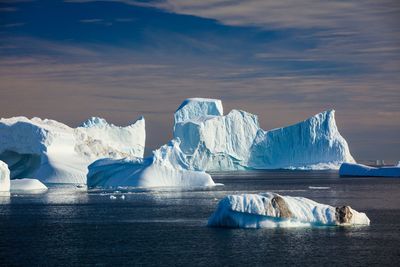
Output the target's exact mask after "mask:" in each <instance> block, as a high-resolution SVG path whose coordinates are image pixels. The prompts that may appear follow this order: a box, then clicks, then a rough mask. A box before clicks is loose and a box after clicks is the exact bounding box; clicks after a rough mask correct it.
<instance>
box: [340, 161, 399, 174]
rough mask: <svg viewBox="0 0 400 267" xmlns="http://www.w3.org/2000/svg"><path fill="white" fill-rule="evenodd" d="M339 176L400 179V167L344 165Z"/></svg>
mask: <svg viewBox="0 0 400 267" xmlns="http://www.w3.org/2000/svg"><path fill="white" fill-rule="evenodd" d="M339 174H340V176H376V177H400V165H397V166H387V167H370V166H367V165H363V164H355V163H343V164H342V165H341V166H340V169H339Z"/></svg>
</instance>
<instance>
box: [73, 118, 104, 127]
mask: <svg viewBox="0 0 400 267" xmlns="http://www.w3.org/2000/svg"><path fill="white" fill-rule="evenodd" d="M103 125H108V123H107V121H106V120H105V119H103V118H100V117H91V118H90V119H87V120H86V121H84V122H82V124H81V125H80V127H85V128H90V127H95V126H103Z"/></svg>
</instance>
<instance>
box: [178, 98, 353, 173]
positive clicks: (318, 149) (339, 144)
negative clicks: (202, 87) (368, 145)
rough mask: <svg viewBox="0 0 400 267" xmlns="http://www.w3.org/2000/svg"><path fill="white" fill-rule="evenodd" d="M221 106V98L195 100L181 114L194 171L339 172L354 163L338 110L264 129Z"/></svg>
mask: <svg viewBox="0 0 400 267" xmlns="http://www.w3.org/2000/svg"><path fill="white" fill-rule="evenodd" d="M220 105H221V104H220V102H219V100H213V99H208V100H204V99H202V98H193V99H187V100H185V101H184V104H182V105H181V107H180V108H179V109H178V110H177V111H176V112H175V125H174V138H175V139H180V141H181V144H180V148H181V150H182V152H183V153H184V156H185V158H186V162H187V163H188V165H189V168H190V169H193V170H205V171H226V170H238V169H278V168H294V169H332V168H334V169H338V168H339V166H340V164H341V163H343V162H354V159H353V157H352V156H351V154H350V150H349V147H348V144H347V142H346V140H345V139H344V138H343V137H342V136H341V135H340V133H339V131H338V129H337V126H336V122H335V111H334V110H329V111H325V112H322V113H319V114H317V115H315V116H313V117H311V118H309V119H307V120H305V121H302V122H300V123H297V124H295V125H291V126H288V127H283V128H278V129H274V130H270V131H264V130H262V129H261V128H260V127H259V123H258V118H257V116H256V115H253V114H250V113H247V112H245V111H240V110H232V111H231V112H229V113H228V115H225V116H224V115H223V113H222V111H223V109H222V105H221V107H220V108H218V109H216V108H215V107H219V106H220ZM199 107H202V108H199ZM182 109H184V110H182ZM182 114H185V116H183V115H182Z"/></svg>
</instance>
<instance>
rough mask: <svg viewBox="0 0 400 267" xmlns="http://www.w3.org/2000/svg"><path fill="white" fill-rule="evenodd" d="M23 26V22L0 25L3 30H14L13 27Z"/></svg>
mask: <svg viewBox="0 0 400 267" xmlns="http://www.w3.org/2000/svg"><path fill="white" fill-rule="evenodd" d="M24 25H25V23H23V22H16V23H7V24H2V25H0V27H3V28H14V27H21V26H24Z"/></svg>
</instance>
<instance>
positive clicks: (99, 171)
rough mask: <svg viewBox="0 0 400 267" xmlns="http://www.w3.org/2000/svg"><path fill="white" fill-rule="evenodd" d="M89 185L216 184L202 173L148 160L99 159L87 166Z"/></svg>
mask: <svg viewBox="0 0 400 267" xmlns="http://www.w3.org/2000/svg"><path fill="white" fill-rule="evenodd" d="M87 185H88V188H96V187H97V188H116V187H140V188H154V187H182V188H189V187H210V186H215V185H216V184H215V183H214V181H213V180H212V178H211V176H210V175H209V174H207V173H205V172H199V171H190V170H184V169H176V168H173V167H171V166H165V165H163V164H162V163H154V162H152V158H147V159H144V160H143V159H121V160H112V159H102V160H98V161H96V162H94V163H93V164H91V165H90V166H89V174H88V179H87Z"/></svg>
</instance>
